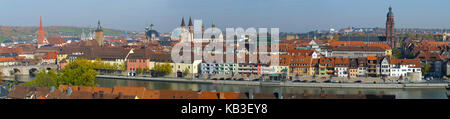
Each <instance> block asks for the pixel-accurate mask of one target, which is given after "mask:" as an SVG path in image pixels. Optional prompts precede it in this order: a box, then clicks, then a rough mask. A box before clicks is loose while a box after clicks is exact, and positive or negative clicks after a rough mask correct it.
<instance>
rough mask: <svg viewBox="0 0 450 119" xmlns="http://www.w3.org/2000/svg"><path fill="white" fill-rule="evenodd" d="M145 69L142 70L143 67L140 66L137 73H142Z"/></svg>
mask: <svg viewBox="0 0 450 119" xmlns="http://www.w3.org/2000/svg"><path fill="white" fill-rule="evenodd" d="M142 72H143V71H142V68H141V67H140V66H139V67H138V68H137V69H136V73H138V74H140V73H142Z"/></svg>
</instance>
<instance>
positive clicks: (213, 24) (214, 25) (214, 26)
mask: <svg viewBox="0 0 450 119" xmlns="http://www.w3.org/2000/svg"><path fill="white" fill-rule="evenodd" d="M211 27H213V28H216V24H215V23H214V20H212V25H211Z"/></svg>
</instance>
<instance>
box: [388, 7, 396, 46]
mask: <svg viewBox="0 0 450 119" xmlns="http://www.w3.org/2000/svg"><path fill="white" fill-rule="evenodd" d="M386 41H387V43H388V44H389V45H390V46H391V48H396V47H397V45H398V44H397V41H396V40H395V22H394V13H393V12H392V7H391V6H389V12H388V14H387V19H386Z"/></svg>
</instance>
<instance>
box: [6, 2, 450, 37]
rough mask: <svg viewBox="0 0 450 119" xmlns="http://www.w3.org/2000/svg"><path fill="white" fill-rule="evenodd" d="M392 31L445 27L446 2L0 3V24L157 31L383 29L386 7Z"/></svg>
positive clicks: (449, 19) (449, 20) (449, 14)
mask: <svg viewBox="0 0 450 119" xmlns="http://www.w3.org/2000/svg"><path fill="white" fill-rule="evenodd" d="M389 5H391V6H392V7H393V11H394V15H395V21H396V27H401V28H450V6H449V5H450V0H0V14H1V16H2V17H0V25H4V26H5V25H7V26H37V25H39V16H40V15H42V16H43V19H44V25H45V26H50V25H60V26H94V25H95V24H96V23H97V20H101V22H102V24H103V26H104V27H107V28H114V29H123V30H132V31H142V30H143V29H144V28H145V27H146V26H148V25H150V24H155V28H156V29H157V30H159V31H160V32H168V31H171V30H173V29H174V28H175V27H177V26H179V25H180V22H181V17H183V16H184V17H185V18H186V22H187V18H189V17H190V16H191V17H192V18H193V19H203V22H204V23H205V25H206V26H210V24H211V22H212V20H214V22H215V23H216V25H217V26H218V27H219V28H222V29H224V28H226V27H243V28H247V27H268V28H272V27H277V28H280V31H284V32H306V31H310V30H315V29H321V30H324V29H329V28H336V29H339V28H344V27H349V26H356V27H384V25H385V21H386V13H387V12H388V10H387V9H388V7H389Z"/></svg>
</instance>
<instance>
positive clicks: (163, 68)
mask: <svg viewBox="0 0 450 119" xmlns="http://www.w3.org/2000/svg"><path fill="white" fill-rule="evenodd" d="M152 70H153V72H154V74H155V75H156V76H164V75H167V74H170V73H172V65H170V64H169V63H164V64H160V63H156V65H155V66H154V67H153V68H152Z"/></svg>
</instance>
